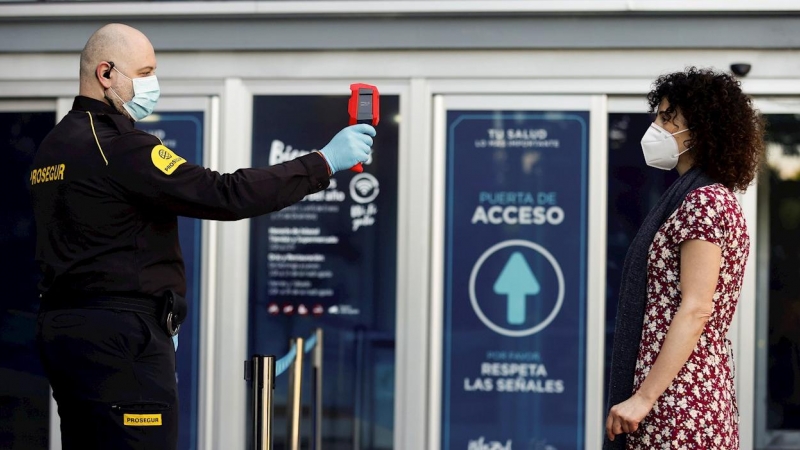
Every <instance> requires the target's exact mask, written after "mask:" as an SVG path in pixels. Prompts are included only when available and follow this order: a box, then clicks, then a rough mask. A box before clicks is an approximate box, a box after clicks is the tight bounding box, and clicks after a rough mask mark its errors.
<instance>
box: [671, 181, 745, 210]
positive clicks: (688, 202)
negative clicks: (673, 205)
mask: <svg viewBox="0 0 800 450" xmlns="http://www.w3.org/2000/svg"><path fill="white" fill-rule="evenodd" d="M683 206H684V207H688V208H690V209H697V208H702V209H704V210H705V211H706V212H710V211H715V212H717V213H723V212H727V213H741V205H740V204H739V200H738V199H737V198H736V194H735V193H734V192H733V191H731V190H730V189H728V188H726V187H725V186H723V185H722V184H720V183H714V184H709V185H708V186H703V187H699V188H697V189H695V190H693V191H691V192H690V193H689V194H688V195H687V196H686V199H685V200H684V202H683Z"/></svg>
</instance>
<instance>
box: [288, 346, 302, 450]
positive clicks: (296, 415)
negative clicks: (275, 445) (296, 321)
mask: <svg viewBox="0 0 800 450" xmlns="http://www.w3.org/2000/svg"><path fill="white" fill-rule="evenodd" d="M303 343H304V340H303V338H297V339H294V340H293V344H292V345H294V346H295V348H296V349H297V352H296V354H295V357H294V363H293V364H292V370H291V372H290V373H289V435H288V436H287V437H288V439H289V446H288V448H289V450H300V413H301V412H302V408H303V405H302V403H301V402H300V400H301V399H300V395H301V390H302V387H303V355H304V353H305V351H304V347H303Z"/></svg>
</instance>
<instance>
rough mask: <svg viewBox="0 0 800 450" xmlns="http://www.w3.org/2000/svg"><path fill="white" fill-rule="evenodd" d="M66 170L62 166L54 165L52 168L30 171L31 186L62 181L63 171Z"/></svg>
mask: <svg viewBox="0 0 800 450" xmlns="http://www.w3.org/2000/svg"><path fill="white" fill-rule="evenodd" d="M66 168H67V166H65V165H64V164H56V165H53V166H47V167H41V168H38V169H33V170H31V185H34V184H39V183H46V182H48V181H57V180H63V179H64V170H65V169H66Z"/></svg>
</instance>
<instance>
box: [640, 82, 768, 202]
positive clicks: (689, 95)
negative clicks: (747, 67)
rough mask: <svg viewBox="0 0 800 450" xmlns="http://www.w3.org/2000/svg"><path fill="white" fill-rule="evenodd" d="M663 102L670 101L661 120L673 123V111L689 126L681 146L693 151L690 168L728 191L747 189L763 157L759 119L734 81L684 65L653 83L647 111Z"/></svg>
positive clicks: (748, 98)
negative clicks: (689, 139)
mask: <svg viewBox="0 0 800 450" xmlns="http://www.w3.org/2000/svg"><path fill="white" fill-rule="evenodd" d="M664 98H666V99H667V101H668V102H669V108H668V109H667V110H666V111H665V113H664V114H663V118H664V120H665V121H670V120H672V119H673V118H674V117H675V114H676V108H677V109H678V110H680V113H681V114H683V117H684V119H686V124H687V126H688V127H689V128H691V133H692V138H691V141H689V142H687V143H686V146H687V148H688V147H692V150H691V153H693V155H692V156H693V157H694V165H695V166H697V167H699V168H700V169H701V170H703V171H704V172H705V173H706V175H708V176H709V177H711V178H712V179H713V180H715V181H716V182H718V183H721V184H723V185H724V186H725V187H727V188H728V189H731V190H735V191H744V190H745V189H747V186H749V185H750V183H751V182H752V181H753V179H754V178H755V177H756V174H757V173H758V170H759V169H760V167H761V161H762V159H763V157H764V121H763V119H762V118H761V116H760V114H759V113H758V111H756V110H755V109H754V108H753V104H752V101H751V100H750V97H748V96H747V95H745V94H744V93H743V92H742V89H741V85H740V83H739V80H737V79H735V78H734V77H733V76H731V75H729V74H726V73H720V72H715V71H713V70H709V69H698V68H696V67H689V68H687V69H686V70H684V71H683V72H675V73H671V74H668V75H662V76H661V77H659V78H658V79H657V80H656V81H655V83H654V84H653V90H652V91H650V93H649V94H647V101H648V103H649V104H650V112H651V113H655V112H658V105H659V104H660V103H661V100H662V99H664Z"/></svg>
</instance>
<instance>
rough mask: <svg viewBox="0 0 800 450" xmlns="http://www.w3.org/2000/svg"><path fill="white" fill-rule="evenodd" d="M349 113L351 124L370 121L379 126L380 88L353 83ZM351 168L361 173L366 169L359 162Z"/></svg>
mask: <svg viewBox="0 0 800 450" xmlns="http://www.w3.org/2000/svg"><path fill="white" fill-rule="evenodd" d="M347 113H348V114H349V115H350V125H355V124H357V123H368V124H370V125H372V126H373V127H374V126H377V125H378V122H380V120H381V114H380V94H379V93H378V88H377V87H375V86H373V85H371V84H364V83H354V84H351V85H350V101H349V102H348V103H347ZM350 170H352V171H353V172H359V173H361V172H363V171H364V166H362V165H361V163H358V164H356V165H355V166H353V167H351V168H350Z"/></svg>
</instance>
